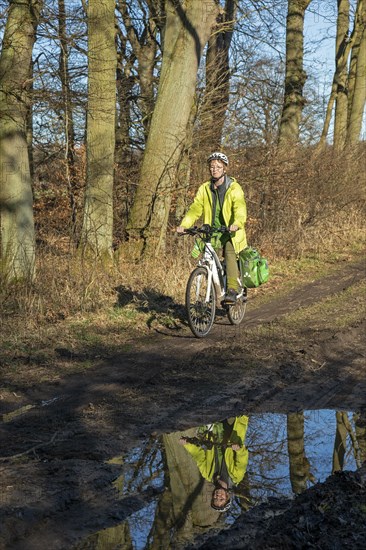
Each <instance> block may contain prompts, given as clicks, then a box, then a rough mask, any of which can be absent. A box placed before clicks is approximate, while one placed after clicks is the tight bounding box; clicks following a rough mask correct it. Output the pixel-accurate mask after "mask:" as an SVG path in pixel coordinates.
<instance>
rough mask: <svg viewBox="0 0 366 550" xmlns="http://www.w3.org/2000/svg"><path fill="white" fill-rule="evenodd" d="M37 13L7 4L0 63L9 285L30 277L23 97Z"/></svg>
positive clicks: (0, 176) (2, 223)
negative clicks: (11, 281) (6, 18)
mask: <svg viewBox="0 0 366 550" xmlns="http://www.w3.org/2000/svg"><path fill="white" fill-rule="evenodd" d="M41 7H42V2H41V1H32V0H29V1H27V2H25V1H22V2H17V1H12V2H10V6H9V12H8V20H7V23H6V28H5V33H4V37H3V43H2V44H3V45H2V51H1V57H0V166H1V172H0V229H1V233H0V240H1V263H0V268H1V271H2V273H3V274H4V275H6V277H7V278H8V279H22V278H28V277H30V278H32V277H33V276H34V264H35V237H34V222H33V196H32V184H31V177H30V168H29V158H28V147H27V117H28V113H29V97H27V93H28V91H29V82H30V67H31V59H32V50H33V45H34V41H35V32H36V27H37V24H38V20H39V15H40V10H41Z"/></svg>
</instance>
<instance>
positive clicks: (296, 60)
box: [279, 0, 311, 145]
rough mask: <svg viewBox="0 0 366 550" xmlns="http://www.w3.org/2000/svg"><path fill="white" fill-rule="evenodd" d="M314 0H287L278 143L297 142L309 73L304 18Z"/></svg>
mask: <svg viewBox="0 0 366 550" xmlns="http://www.w3.org/2000/svg"><path fill="white" fill-rule="evenodd" d="M310 2H311V0H288V12H287V23H286V75H285V95H284V103H283V109H282V116H281V123H280V131H279V143H280V145H286V144H288V143H297V141H298V139H299V129H300V122H301V115H302V109H303V106H304V97H303V88H304V84H305V81H306V73H305V71H304V68H303V58H304V18H305V11H306V8H307V7H308V6H309V4H310Z"/></svg>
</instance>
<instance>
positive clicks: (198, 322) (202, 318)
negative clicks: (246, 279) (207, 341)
mask: <svg viewBox="0 0 366 550" xmlns="http://www.w3.org/2000/svg"><path fill="white" fill-rule="evenodd" d="M207 287H208V273H207V269H205V268H204V267H196V269H194V270H193V271H192V273H191V274H190V276H189V279H188V283H187V289H186V308H187V315H188V324H189V327H190V329H191V331H192V332H193V334H194V335H195V336H196V337H197V338H203V337H204V336H207V334H208V333H209V332H210V330H211V328H212V325H213V322H214V318H215V312H216V291H215V287H214V285H213V284H212V283H211V288H210V292H209V296H208V301H207V300H206V297H207Z"/></svg>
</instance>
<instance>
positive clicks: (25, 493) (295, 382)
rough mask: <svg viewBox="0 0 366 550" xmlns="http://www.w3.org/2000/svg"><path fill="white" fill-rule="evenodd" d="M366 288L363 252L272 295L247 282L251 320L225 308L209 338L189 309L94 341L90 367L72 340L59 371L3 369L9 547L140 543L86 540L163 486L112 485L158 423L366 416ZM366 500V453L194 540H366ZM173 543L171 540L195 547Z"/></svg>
mask: <svg viewBox="0 0 366 550" xmlns="http://www.w3.org/2000/svg"><path fill="white" fill-rule="evenodd" d="M364 298H365V259H364V258H363V257H361V256H359V257H358V258H353V259H352V261H351V262H347V261H346V262H343V263H342V265H339V266H338V267H337V269H334V270H332V271H330V272H329V274H328V275H326V276H323V277H322V278H321V279H314V280H312V281H308V282H307V283H306V284H301V286H298V287H296V288H292V289H291V290H290V291H288V292H287V293H285V292H282V293H281V294H278V295H277V296H276V295H275V296H272V297H271V299H270V300H268V301H267V302H265V303H262V305H259V306H255V301H253V305H252V303H251V301H250V295H249V301H248V307H247V313H246V318H245V320H244V321H243V323H242V324H241V325H240V326H239V327H235V326H231V325H230V324H229V322H228V320H227V319H226V317H225V316H224V315H222V316H218V318H217V322H216V323H215V325H214V328H213V330H212V332H211V333H210V334H209V336H208V337H207V338H205V339H200V340H199V339H195V338H194V337H193V336H192V334H191V333H190V331H189V328H188V327H187V325H186V324H185V322H184V320H183V318H182V320H181V322H180V323H175V324H174V326H172V327H171V328H167V327H163V326H160V327H156V328H152V329H151V330H150V333H149V334H148V335H146V336H144V337H142V338H140V339H136V338H133V339H131V340H130V341H129V342H126V341H125V342H124V344H123V346H121V350H120V352H119V353H118V354H114V355H113V356H112V357H110V356H109V357H104V356H103V353H102V352H101V354H100V355H99V357H98V354H97V353H96V354H95V357H94V359H93V361H92V362H91V364H90V366H89V368H88V369H80V371H78V370H77V369H76V368H75V369H74V372H72V374H70V373H69V374H67V375H63V368H64V366H67V365H70V364H71V365H77V364H78V362H80V361H81V360H82V354H75V353H74V352H73V351H72V350H68V349H64V348H60V349H59V350H58V358H59V359H58V362H57V363H56V364H55V365H54V371H53V373H54V374H53V379H52V376H51V377H47V379H45V380H44V379H42V376H41V374H40V372H41V371H40V369H39V365H38V366H37V365H36V364H34V363H29V362H28V363H27V361H26V359H24V365H23V366H22V368H21V369H19V368H17V369H16V371H14V372H12V371H11V370H10V371H9V369H8V370H6V371H5V370H4V369H3V370H2V372H1V374H2V381H1V386H0V406H1V414H2V417H1V416H0V448H1V452H0V475H1V506H0V548H3V549H11V550H16V549H21V550H31V549H34V550H39V549H44V548H49V549H50V550H59V549H60V550H61V549H72V548H101V549H102V548H108V549H112V548H116V549H117V548H123V549H129V548H131V549H132V548H135V546H133V545H132V543H131V542H129V543H127V542H126V540H127V539H126V538H125V539H123V538H121V539H120V540H119V542H118V541H114V542H109V543H105V545H103V544H102V542H101V540H100V542H99V544H98V543H97V542H96V539H95V541H94V545H93V543H92V542H89V543H85V545H83V540H85V539H86V538H87V537H89V536H90V535H92V534H93V533H96V532H98V531H100V530H103V529H107V528H111V527H113V526H117V525H120V524H122V522H123V521H124V520H125V519H126V518H128V517H129V516H131V515H132V514H133V513H136V512H137V511H138V510H140V509H142V508H143V507H145V506H146V505H147V504H148V503H149V502H151V501H152V500H154V498H158V496H159V491H158V490H157V489H154V488H153V487H152V486H150V487H149V486H147V487H145V488H142V489H141V490H140V491H139V492H138V493H136V492H131V493H127V494H124V495H123V496H119V498H117V497H116V489H115V488H114V487H113V485H112V480H114V479H115V478H116V477H118V475H120V473H121V465H120V464H117V463H114V462H113V461H111V458H112V457H117V456H125V455H126V454H128V452H130V451H131V449H133V448H134V447H136V446H138V445H139V444H140V443H141V441H143V440H144V439H146V438H148V437H150V436H151V434H154V436H155V435H158V434H163V433H171V432H176V431H184V430H187V429H188V428H192V426H200V425H202V424H206V423H208V422H212V421H214V420H219V419H224V418H228V417H230V416H236V415H242V414H246V415H248V416H249V418H250V416H251V415H252V414H257V413H275V412H280V413H289V412H295V411H302V410H318V409H333V410H345V411H355V412H359V413H360V414H361V417H363V418H365V411H366V370H365V355H366V338H365V335H366V330H365V329H366V323H365V315H364V313H365V305H364V304H365V301H364ZM89 362H90V359H89ZM362 415H363V416H362ZM1 419H2V422H1ZM365 502H366V471H365V468H364V467H363V468H360V469H358V470H357V471H355V472H343V473H338V474H334V475H333V476H331V477H329V478H328V480H327V481H326V482H324V483H317V484H316V485H314V486H313V487H311V488H310V489H307V490H306V491H305V492H303V493H302V494H300V495H298V496H297V497H296V498H295V499H294V500H292V499H271V500H270V501H268V502H266V503H263V504H261V505H260V506H258V507H254V508H251V509H250V510H249V511H248V512H246V513H245V514H242V515H241V516H240V517H239V518H238V519H237V520H236V521H235V522H234V523H233V525H232V526H231V527H229V528H228V529H225V530H223V531H221V532H210V534H209V535H205V536H204V537H201V538H198V539H197V540H195V541H194V542H192V541H191V543H190V546H189V545H188V544H187V547H188V546H189V547H190V548H207V549H213V548H227V549H229V548H230V549H231V550H233V549H234V548H248V549H253V548H281V549H284V548H322V549H324V548H332V549H336V548H342V549H344V548H352V549H355V548H365V547H366V507H365ZM208 536H210V537H211V538H209V539H208ZM121 537H122V535H121ZM122 541H124V542H122ZM166 544H167V545H166V546H162V545H160V546H159V549H160V548H173V549H174V548H184V547H185V546H182V545H178V543H177V544H175V543H174V542H170V543H166ZM136 547H138V546H136Z"/></svg>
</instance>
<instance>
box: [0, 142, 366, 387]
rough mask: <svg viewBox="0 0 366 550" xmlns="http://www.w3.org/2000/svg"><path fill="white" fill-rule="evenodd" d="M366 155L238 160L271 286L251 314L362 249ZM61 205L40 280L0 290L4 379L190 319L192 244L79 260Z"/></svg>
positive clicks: (251, 226) (114, 347) (43, 244)
mask: <svg viewBox="0 0 366 550" xmlns="http://www.w3.org/2000/svg"><path fill="white" fill-rule="evenodd" d="M364 149H365V148H362V147H360V149H359V150H358V151H356V152H353V153H352V154H350V153H347V154H345V155H344V156H343V157H340V156H338V157H335V156H334V153H333V152H332V151H325V152H323V153H322V154H321V155H319V153H317V152H316V151H313V152H309V151H298V152H296V155H295V154H292V155H287V157H286V158H284V157H282V158H281V157H280V156H279V154H278V153H276V154H275V152H272V151H267V153H266V155H263V154H260V152H258V151H253V152H250V153H248V152H246V156H245V158H244V157H243V158H242V157H240V156H239V154H238V157H237V160H235V155H234V156H232V158H233V159H234V161H233V166H232V168H233V169H235V170H236V171H237V173H236V174H235V173H234V174H233V175H235V176H237V178H238V180H239V181H240V182H241V183H242V184H243V187H244V189H245V193H246V198H247V203H248V212H249V220H248V237H249V241H250V243H251V244H252V245H255V246H257V247H258V248H259V249H260V250H261V251H262V253H263V254H264V255H266V256H267V257H268V259H269V261H270V266H271V280H270V282H269V283H268V284H267V285H265V286H264V287H263V288H261V289H258V290H256V291H252V292H251V297H252V298H253V304H254V307H255V304H256V303H260V302H261V301H264V300H268V299H269V298H270V297H271V295H272V294H273V293H274V292H276V293H278V292H283V293H285V292H286V291H287V290H288V289H289V288H291V287H292V286H293V285H294V284H299V283H301V281H302V280H303V281H306V280H307V278H308V273H309V272H310V271H311V272H312V277H313V278H314V275H313V274H314V271H315V272H316V273H317V274H318V275H317V276H319V277H321V276H322V275H323V274H324V273H327V272H328V271H329V270H331V269H334V268H335V267H337V262H338V260H339V258H342V257H343V258H344V257H349V258H350V259H351V258H352V257H353V255H354V254H357V253H359V252H360V250H361V249H362V247H364V242H365V226H364V205H365V188H366V186H365V185H364V184H363V183H362V182H363V177H364V175H365V170H364V168H365V150H364ZM239 160H241V161H240V162H239ZM193 173H194V170H193ZM55 204H56V206H55V208H56V210H55V211H54V212H52V213H51V214H50V215H49V216H48V219H50V220H52V222H51V223H52V227H47V223H46V221H45V220H46V218H45V217H43V218H41V217H40V220H39V221H38V233H39V236H40V244H39V247H38V255H37V277H36V280H35V282H34V283H33V284H32V285H24V284H23V285H13V286H8V287H2V288H1V289H0V327H1V337H0V349H1V352H0V362H1V363H2V364H3V367H4V369H5V371H6V372H7V373H9V371H11V369H12V368H13V367H14V368H16V365H17V364H22V365H24V364H26V363H27V362H28V364H33V365H34V364H37V365H39V367H40V368H44V369H45V371H46V370H47V369H49V367H50V365H56V364H57V362H58V361H59V360H60V353H61V356H62V357H63V364H62V368H64V369H65V368H67V366H68V365H69V364H70V368H74V369H75V364H76V362H77V358H79V359H78V360H80V365H81V368H86V367H87V365H88V361H90V359H93V360H95V357H105V356H108V355H111V354H114V353H116V352H118V351H119V350H121V349H122V348H125V346H126V345H129V344H130V343H131V342H132V341H133V340H134V339H135V338H137V337H139V336H141V335H145V336H146V335H149V333H151V328H152V327H158V326H160V327H161V326H163V325H164V326H169V327H170V328H174V327H176V326H179V325H180V324H181V322H182V320H183V318H184V309H183V303H184V292H185V286H186V281H187V277H188V274H189V272H190V270H191V268H192V265H193V264H194V262H193V261H192V260H191V259H190V255H189V253H190V250H191V248H192V246H193V241H192V239H191V238H189V237H184V238H178V237H177V236H176V235H175V234H174V233H173V232H169V236H168V252H167V254H166V255H165V256H160V257H159V258H157V259H155V260H149V261H142V262H140V263H131V262H128V261H127V259H126V258H125V257H124V255H123V246H122V247H121V248H120V250H119V253H116V255H115V258H114V263H111V264H110V265H109V266H108V267H105V266H104V267H103V266H101V265H100V264H99V263H97V262H94V263H93V262H90V261H83V260H81V259H80V257H78V256H77V255H76V254H74V252H73V250H72V247H71V246H70V240H69V238H68V236H67V234H65V233H63V232H62V229H63V227H64V222H65V218H64V210H65V204H61V206H60V209H61V210H62V216H61V218H60V224H59V225H57V203H55ZM48 207H49V205H48ZM40 214H41V213H40ZM120 230H121V234H122V233H123V227H121V228H120ZM57 350H58V351H57ZM60 350H61V352H60ZM62 350H63V351H62ZM65 358H66V359H67V358H69V363H68V361H67V360H66V359H65ZM51 370H52V369H51ZM53 375H54V376H55V373H54V374H53ZM45 376H46V374H45ZM47 376H48V375H47Z"/></svg>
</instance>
